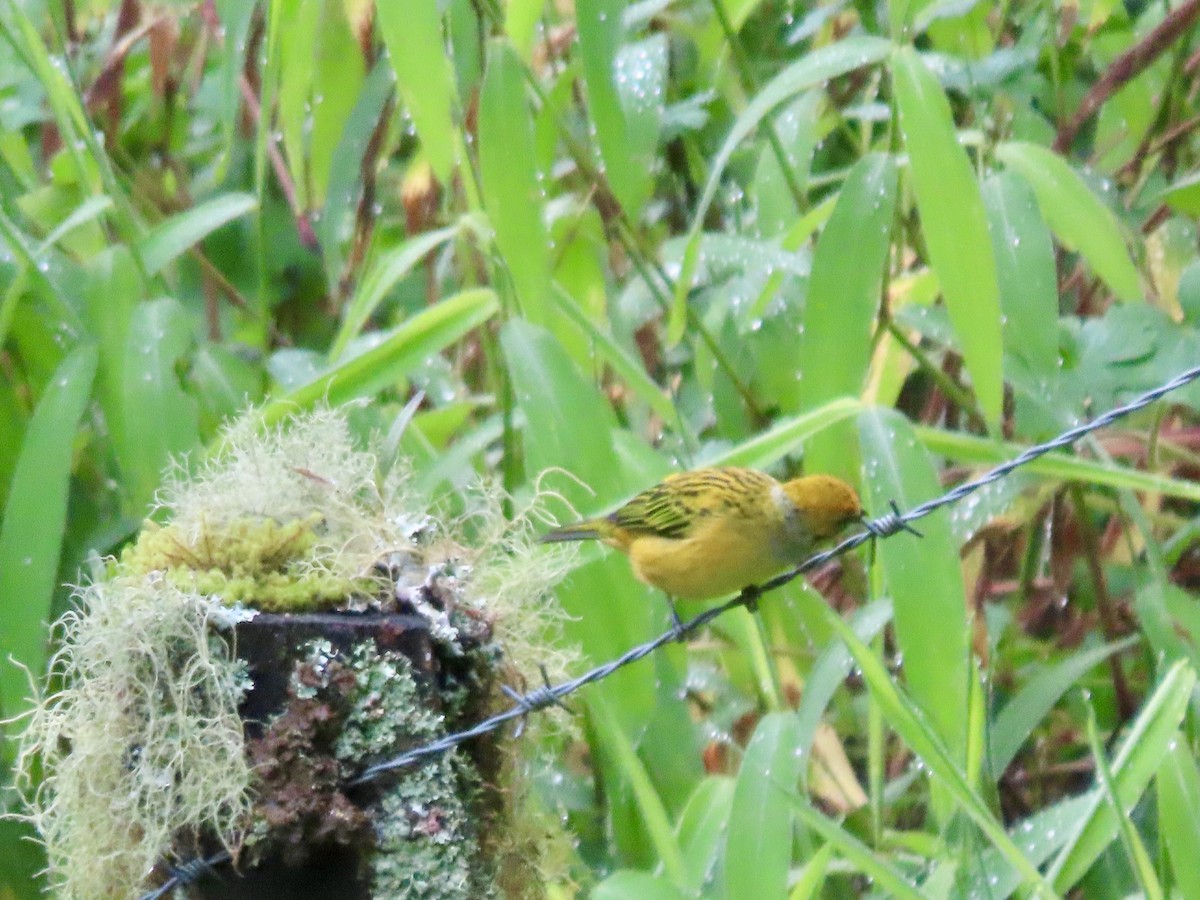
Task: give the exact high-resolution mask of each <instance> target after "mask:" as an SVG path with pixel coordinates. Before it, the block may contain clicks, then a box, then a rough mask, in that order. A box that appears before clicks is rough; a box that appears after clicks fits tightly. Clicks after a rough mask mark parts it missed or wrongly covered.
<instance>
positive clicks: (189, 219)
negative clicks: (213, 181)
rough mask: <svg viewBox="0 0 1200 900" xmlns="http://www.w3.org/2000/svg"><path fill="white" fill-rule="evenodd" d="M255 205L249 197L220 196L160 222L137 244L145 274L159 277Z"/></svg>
mask: <svg viewBox="0 0 1200 900" xmlns="http://www.w3.org/2000/svg"><path fill="white" fill-rule="evenodd" d="M257 206H258V200H256V199H255V198H254V196H253V195H251V194H222V195H220V196H219V197H214V198H213V199H212V200H209V201H208V202H206V203H201V204H200V205H199V206H193V207H192V208H191V209H187V210H184V211H183V212H181V213H178V214H176V215H174V216H172V217H171V218H169V219H167V220H166V221H164V222H160V223H159V224H158V225H156V226H155V227H154V229H153V230H151V231H150V233H149V234H147V235H146V236H145V237H144V238H142V240H141V241H140V242H139V243H138V249H139V251H140V253H141V255H142V262H143V264H144V266H145V269H146V274H147V275H156V274H158V273H159V272H161V271H162V270H163V269H165V268H166V267H167V266H169V265H170V264H171V263H172V262H174V260H175V259H176V258H177V257H179V256H181V255H182V254H183V253H185V252H186V251H187V250H188V249H189V248H191V247H192V246H193V245H194V244H197V243H199V242H200V241H201V240H203V239H204V238H205V237H207V236H208V235H210V234H212V233H213V232H214V231H216V230H217V229H218V228H220V227H221V226H222V225H224V224H225V223H227V222H231V221H233V220H234V219H236V218H239V217H241V216H244V215H245V214H246V213H248V212H250V211H251V210H253V209H255V208H256V207H257Z"/></svg>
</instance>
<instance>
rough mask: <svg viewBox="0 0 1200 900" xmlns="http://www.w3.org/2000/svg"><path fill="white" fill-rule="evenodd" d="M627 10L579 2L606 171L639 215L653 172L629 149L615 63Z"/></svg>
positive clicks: (612, 3) (590, 99) (608, 1)
mask: <svg viewBox="0 0 1200 900" xmlns="http://www.w3.org/2000/svg"><path fill="white" fill-rule="evenodd" d="M624 12H625V4H624V3H623V2H620V0H579V2H577V3H576V4H575V22H576V26H577V27H578V29H579V54H580V58H581V59H582V62H583V77H584V82H585V83H586V85H587V103H588V115H589V117H590V119H591V121H592V124H593V125H595V127H596V141H597V143H598V144H599V145H600V156H601V157H602V158H603V159H604V172H605V175H606V177H607V179H608V184H609V187H611V188H612V192H613V194H614V195H616V198H617V201H618V202H619V203H620V204H621V206H622V208H623V209H624V210H625V213H626V215H628V216H629V218H630V219H631V220H636V219H637V218H638V216H639V215H640V213H641V209H642V205H643V204H644V203H645V202H646V199H647V198H648V197H649V193H650V172H649V171H648V170H647V169H646V167H645V165H644V163H643V162H642V161H639V160H637V159H635V158H634V156H633V154H632V153H631V151H630V144H629V141H630V134H629V132H630V123H629V122H628V121H627V118H626V112H625V109H624V107H623V106H622V104H621V95H620V92H619V91H618V90H617V82H616V71H615V66H616V62H617V55H618V53H619V52H620V49H621V45H622V44H623V43H624V38H625V29H624V27H623V25H622V21H621V19H622V16H623V15H624Z"/></svg>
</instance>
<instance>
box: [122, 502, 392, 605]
mask: <svg viewBox="0 0 1200 900" xmlns="http://www.w3.org/2000/svg"><path fill="white" fill-rule="evenodd" d="M321 524H322V516H321V515H320V514H318V513H313V514H310V515H308V516H305V517H303V518H300V519H296V520H294V521H291V522H277V521H275V520H274V519H271V518H264V517H250V516H246V517H241V518H236V519H233V520H231V521H229V522H226V523H223V524H210V523H207V522H204V523H201V525H200V527H199V528H190V529H189V528H185V527H183V526H181V525H177V524H170V525H165V526H159V525H156V524H154V523H152V522H148V523H147V524H146V527H145V528H144V530H143V531H142V533H141V535H140V536H139V538H138V540H137V542H136V543H134V544H133V545H132V546H130V547H129V548H127V549H126V550H125V552H124V553H122V554H121V566H122V568H123V570H124V571H126V572H129V573H132V574H148V573H150V572H155V571H159V572H164V573H165V574H166V577H167V579H168V581H169V582H170V583H171V584H172V585H174V586H176V587H179V588H180V589H183V590H193V591H196V592H198V593H201V594H209V595H212V596H215V597H219V598H220V599H221V602H223V603H224V604H225V605H227V606H234V605H242V606H248V607H252V608H254V609H261V610H265V611H267V612H305V611H312V610H318V609H330V608H332V607H335V606H337V605H339V604H344V603H345V601H346V598H347V597H350V596H352V595H354V594H356V593H359V592H361V591H362V590H363V589H364V588H369V585H367V584H364V583H359V582H357V581H355V580H354V579H351V578H346V577H343V576H340V575H336V574H333V573H332V572H330V571H328V570H326V569H324V568H322V567H320V566H318V565H316V564H315V561H314V559H313V554H314V550H315V549H316V548H317V547H318V546H319V535H318V530H319V528H320V527H321Z"/></svg>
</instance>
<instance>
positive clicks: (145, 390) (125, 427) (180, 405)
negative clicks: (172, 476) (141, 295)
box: [113, 298, 200, 514]
mask: <svg viewBox="0 0 1200 900" xmlns="http://www.w3.org/2000/svg"><path fill="white" fill-rule="evenodd" d="M193 343H194V341H193V337H192V323H191V320H190V319H189V318H188V316H187V313H186V312H184V310H183V308H182V307H181V306H180V305H179V304H178V303H177V302H175V301H174V300H171V299H169V298H163V299H161V300H154V301H152V302H150V303H143V304H140V305H138V306H137V307H135V308H134V310H133V316H132V318H131V319H130V322H129V334H128V336H127V338H126V342H125V347H126V353H125V362H124V366H123V368H122V371H121V375H122V384H123V387H122V395H121V402H122V413H121V417H120V421H121V434H120V435H114V436H113V437H114V440H116V441H117V443H118V446H119V447H120V448H121V452H120V454H119V458H120V460H121V464H122V466H123V467H125V481H126V489H127V493H128V496H129V497H130V501H131V505H132V508H133V511H134V513H135V514H141V513H143V512H144V511H145V509H146V507H147V506H148V505H149V503H150V501H151V499H152V498H153V496H154V491H155V490H156V489H157V488H158V485H159V482H160V480H161V477H162V472H163V469H165V468H166V466H167V464H168V463H169V462H170V460H171V458H172V457H179V456H181V455H183V454H184V453H187V452H188V451H190V450H193V449H195V448H196V447H198V446H199V444H200V434H199V428H200V426H199V413H198V409H197V406H196V401H195V400H194V399H193V398H192V397H191V396H189V395H188V394H187V393H185V392H184V390H183V387H182V385H181V384H180V382H179V374H178V373H179V368H180V365H181V363H182V362H183V361H184V360H185V359H186V358H187V357H188V355H189V354H190V352H191V350H192V345H193Z"/></svg>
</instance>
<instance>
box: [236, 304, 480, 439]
mask: <svg viewBox="0 0 1200 900" xmlns="http://www.w3.org/2000/svg"><path fill="white" fill-rule="evenodd" d="M499 308H500V305H499V302H498V301H497V300H496V295H495V294H494V293H493V292H492V291H490V290H487V289H486V288H476V289H473V290H468V291H462V292H461V293H458V294H455V295H454V296H453V297H447V298H446V299H445V300H441V301H439V302H438V303H436V304H434V305H433V306H431V307H429V308H428V309H424V310H422V311H421V312H419V313H417V314H416V315H415V316H413V317H412V318H411V319H409V320H408V321H407V322H405V323H404V324H403V325H401V326H400V327H399V328H397V329H395V330H394V331H392V332H391V333H390V334H388V335H387V336H386V337H384V338H383V339H382V340H381V341H380V342H379V344H378V345H377V346H375V347H373V348H372V349H370V350H368V351H366V352H365V353H362V354H361V355H359V356H356V357H354V358H353V359H348V360H346V361H345V362H343V363H341V364H340V365H338V366H335V367H334V368H332V369H330V370H329V371H327V372H323V373H321V374H320V375H318V376H317V377H315V378H313V379H312V380H311V381H309V382H308V383H307V384H303V385H301V386H300V387H297V388H295V389H294V390H292V391H291V392H289V393H288V394H286V395H285V396H283V397H281V398H279V399H277V400H273V401H271V402H270V403H268V404H266V405H265V406H264V407H263V408H262V410H261V411H260V412H259V417H260V418H261V419H262V421H263V422H264V423H266V424H274V423H275V422H278V421H280V420H281V419H283V418H284V417H285V416H287V415H289V414H291V413H293V412H295V411H296V410H297V409H307V408H309V407H311V406H312V405H313V404H314V403H318V402H320V401H321V400H324V401H326V402H328V403H330V404H331V405H335V406H336V405H337V404H339V403H345V402H346V401H347V400H352V399H354V398H356V397H369V396H371V395H372V394H375V393H378V392H379V391H381V390H383V389H385V388H387V387H389V386H392V385H395V384H396V383H397V382H399V381H400V380H401V379H402V378H404V377H405V376H406V375H408V374H409V372H410V371H411V370H412V368H413V367H414V366H416V365H418V364H419V363H421V362H423V361H424V360H425V359H426V358H428V357H430V356H432V355H434V354H435V353H441V352H442V351H443V350H445V349H446V348H447V347H449V346H450V345H451V344H453V343H454V342H455V341H457V340H459V339H460V338H462V337H463V336H465V335H466V334H467V333H468V332H470V331H471V330H472V329H474V328H477V327H479V326H480V325H482V324H483V323H484V322H486V321H487V320H488V319H490V318H491V317H492V316H494V315H495V314H496V312H497V311H498V310H499Z"/></svg>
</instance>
